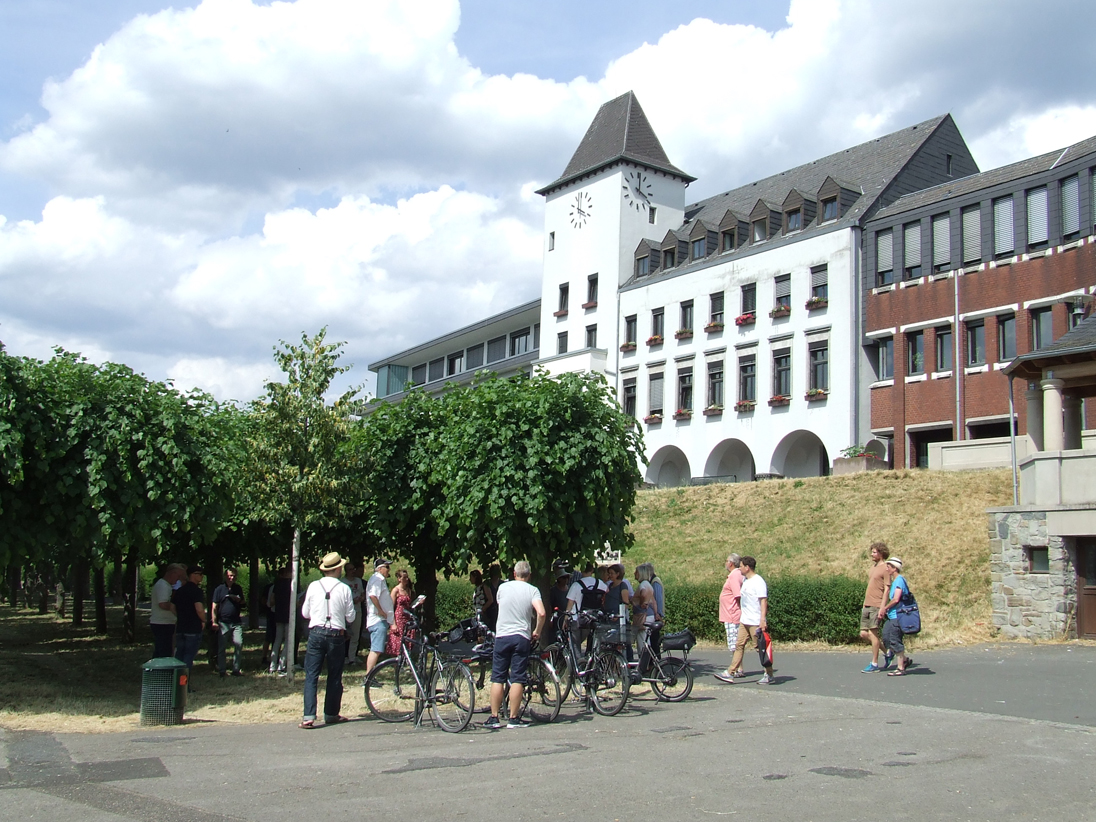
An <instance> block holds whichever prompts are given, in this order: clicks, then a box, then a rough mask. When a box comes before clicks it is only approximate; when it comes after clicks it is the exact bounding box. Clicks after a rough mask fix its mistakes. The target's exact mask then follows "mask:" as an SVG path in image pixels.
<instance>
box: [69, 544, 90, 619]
mask: <svg viewBox="0 0 1096 822" xmlns="http://www.w3.org/2000/svg"><path fill="white" fill-rule="evenodd" d="M87 590H88V561H87V558H86V557H81V558H80V559H78V560H76V564H75V565H74V566H73V567H72V624H73V625H83V624H84V599H86V598H87Z"/></svg>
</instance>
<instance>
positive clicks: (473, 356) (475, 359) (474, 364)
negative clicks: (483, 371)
mask: <svg viewBox="0 0 1096 822" xmlns="http://www.w3.org/2000/svg"><path fill="white" fill-rule="evenodd" d="M464 359H465V365H466V367H467V368H468V370H469V371H471V370H472V369H473V368H479V367H480V366H481V365H483V343H480V344H479V345H474V346H472V347H471V348H469V349H467V350H466V351H465V352H464Z"/></svg>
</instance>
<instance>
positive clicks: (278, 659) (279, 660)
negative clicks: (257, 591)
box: [267, 565, 297, 676]
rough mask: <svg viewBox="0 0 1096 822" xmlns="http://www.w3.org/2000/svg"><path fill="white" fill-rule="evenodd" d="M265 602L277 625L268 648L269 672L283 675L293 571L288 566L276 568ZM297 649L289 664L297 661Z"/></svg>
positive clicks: (287, 647) (286, 655) (291, 603)
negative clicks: (272, 641) (271, 643)
mask: <svg viewBox="0 0 1096 822" xmlns="http://www.w3.org/2000/svg"><path fill="white" fill-rule="evenodd" d="M267 603H268V604H269V605H270V607H271V608H272V609H273V610H274V623H275V625H276V626H277V627H276V628H275V632H274V644H273V646H271V648H270V673H272V674H274V673H276V674H278V675H280V676H285V672H286V660H287V659H288V658H289V647H290V644H291V642H290V639H289V609H290V608H291V607H292V605H293V572H292V571H291V570H290V568H289V566H288V565H286V566H285V567H283V568H281V569H279V570H278V578H277V579H276V580H274V587H273V588H272V589H271V591H270V594H269V595H268V598H267ZM296 651H297V649H296V648H294V649H293V653H294V657H293V659H292V661H290V663H289V664H293V662H296V661H297V658H296Z"/></svg>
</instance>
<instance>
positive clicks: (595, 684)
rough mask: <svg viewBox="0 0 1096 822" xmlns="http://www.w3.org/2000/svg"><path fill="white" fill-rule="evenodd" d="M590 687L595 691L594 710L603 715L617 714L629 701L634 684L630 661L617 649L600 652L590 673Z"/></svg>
mask: <svg viewBox="0 0 1096 822" xmlns="http://www.w3.org/2000/svg"><path fill="white" fill-rule="evenodd" d="M589 677H590V679H589V687H590V689H591V691H592V692H593V697H594V710H595V711H597V712H598V713H599V714H601V715H602V716H616V715H617V714H618V713H620V712H621V711H622V710H623V709H624V703H625V702H627V701H628V690H629V688H630V687H631V684H632V678H631V675H630V674H629V672H628V662H627V660H625V659H624V657H623V656H621V655H620V654H618V653H617V652H616V651H603V652H602V653H600V654H598V657H597V661H596V665H595V668H594V670H593V671H591V672H590V674H589Z"/></svg>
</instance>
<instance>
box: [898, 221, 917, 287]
mask: <svg viewBox="0 0 1096 822" xmlns="http://www.w3.org/2000/svg"><path fill="white" fill-rule="evenodd" d="M902 243H903V247H902V255H903V266H902V276H903V277H904V278H905V279H907V280H915V279H917V278H918V277H920V276H921V224H920V223H910V224H909V225H906V226H903V227H902Z"/></svg>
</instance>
